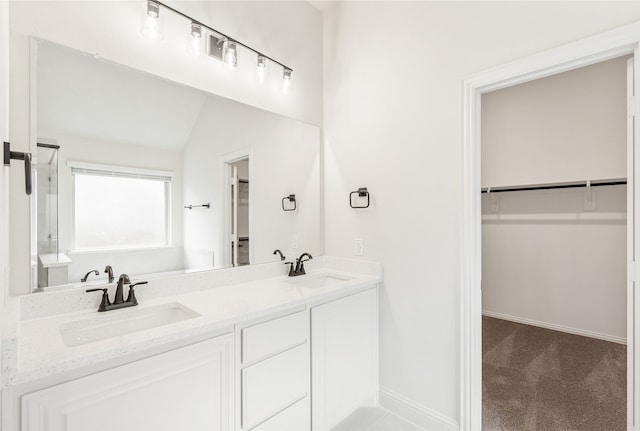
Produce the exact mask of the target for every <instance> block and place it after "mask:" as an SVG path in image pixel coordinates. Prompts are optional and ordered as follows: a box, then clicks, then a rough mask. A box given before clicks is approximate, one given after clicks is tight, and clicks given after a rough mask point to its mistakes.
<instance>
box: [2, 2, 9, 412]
mask: <svg viewBox="0 0 640 431" xmlns="http://www.w3.org/2000/svg"><path fill="white" fill-rule="evenodd" d="M8 139H9V5H8V3H7V2H0V140H1V141H2V142H4V141H7V140H8ZM3 145H4V144H3ZM3 149H4V148H3ZM2 162H3V165H2V168H0V238H4V240H2V241H0V316H4V304H5V296H6V295H7V293H8V291H9V242H8V241H7V238H9V200H8V198H7V197H8V195H9V181H8V177H9V168H5V167H4V160H3V161H2ZM2 321H4V318H0V322H2ZM0 329H3V328H2V323H0ZM0 354H2V351H1V350H0ZM1 377H2V370H0V378H1ZM1 421H2V414H1V413H0V422H1Z"/></svg>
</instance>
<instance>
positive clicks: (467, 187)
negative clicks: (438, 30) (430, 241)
mask: <svg viewBox="0 0 640 431" xmlns="http://www.w3.org/2000/svg"><path fill="white" fill-rule="evenodd" d="M629 54H632V55H633V59H634V60H633V61H634V66H635V67H634V69H635V70H634V78H635V82H636V85H637V83H639V82H640V79H639V77H640V74H639V72H640V65H639V62H640V22H638V23H634V24H630V25H626V26H624V27H619V28H616V29H614V30H611V31H608V32H605V33H602V34H599V35H596V36H593V37H589V38H586V39H582V40H579V41H577V42H573V43H570V44H567V45H562V46H560V47H558V48H554V49H551V50H548V51H544V52H541V53H538V54H534V55H531V56H529V57H526V58H523V59H520V60H517V61H514V62H511V63H507V64H504V65H501V66H498V67H496V68H492V69H490V70H487V71H484V72H480V73H478V74H475V75H472V76H470V77H468V78H466V79H464V81H463V110H464V112H463V144H462V184H463V202H462V208H463V212H462V217H461V232H462V235H461V271H460V275H461V280H460V282H461V295H460V297H461V302H460V429H461V430H480V429H482V291H481V269H482V249H481V247H482V242H481V241H482V238H481V234H482V231H481V229H482V224H481V221H482V219H481V204H480V189H481V175H480V173H481V166H480V165H481V163H480V161H481V154H482V153H481V133H480V124H481V122H480V115H481V105H480V101H481V96H482V94H484V93H487V92H490V91H495V90H499V89H502V88H506V87H510V86H513V85H517V84H522V83H525V82H528V81H532V80H535V79H540V78H544V77H547V76H551V75H555V74H558V73H562V72H567V71H569V70H573V69H577V68H580V67H584V66H589V65H592V64H595V63H600V62H603V61H606V60H610V59H613V58H616V57H620V56H623V55H629ZM629 110H630V111H631V112H633V113H638V112H640V97H634V98H633V99H632V101H631V102H630V104H629ZM633 121H634V125H635V130H636V131H640V122H639V116H638V115H635V117H634V120H633ZM636 134H637V132H636ZM634 149H635V151H634V153H635V160H634V162H635V163H634V164H633V165H631V164H628V168H627V171H628V172H627V176H628V184H627V187H628V188H629V187H630V188H631V193H634V194H635V192H636V191H638V190H640V163H639V160H640V158H639V157H640V146H639V144H638V139H637V135H636V139H635V141H634ZM629 166H633V172H629V170H630V168H629ZM635 209H636V211H635V216H634V217H633V219H634V220H627V224H629V223H630V222H633V223H634V225H635V226H640V212H639V211H637V209H638V200H636V202H635ZM638 230H640V229H635V232H634V236H635V241H634V242H633V244H635V245H634V247H635V249H636V250H635V255H636V256H637V255H638V254H639V253H638V245H639V241H638V239H639V236H638ZM631 239H634V238H631ZM639 262H640V259H636V261H635V262H632V261H628V262H627V268H628V278H627V304H628V305H627V309H628V310H629V311H631V310H633V312H629V311H628V312H627V349H628V351H629V352H630V353H629V354H628V362H627V425H628V429H629V430H639V427H638V425H639V422H640V419H639V416H638V414H639V413H640V403H639V401H640V396H639V394H640V392H639V391H640V379H639V376H638V374H640V373H639V372H638V371H640V358H639V356H640V355H637V354H635V348H634V347H635V346H639V345H640V343H639V338H638V337H639V335H640V331H639V329H640V326H639V324H640V302H639V300H638V299H639V298H638V296H639V295H634V280H635V274H640V271H639V264H638V263H639Z"/></svg>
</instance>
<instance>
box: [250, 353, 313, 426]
mask: <svg viewBox="0 0 640 431" xmlns="http://www.w3.org/2000/svg"><path fill="white" fill-rule="evenodd" d="M308 348H309V346H308V345H307V344H304V345H302V346H298V347H296V348H294V349H291V350H287V351H286V352H284V353H281V354H279V355H276V356H273V357H271V358H269V359H266V360H264V361H262V362H259V363H257V364H255V365H251V366H249V367H247V368H245V369H243V370H242V426H243V428H244V429H250V428H251V427H253V426H255V425H257V424H259V423H260V422H263V421H264V420H266V419H269V418H270V417H271V416H274V415H275V414H276V413H278V412H280V411H281V410H283V409H285V408H286V407H287V406H290V405H292V404H293V403H294V402H296V401H297V400H300V399H302V398H303V397H305V396H306V395H307V392H308V389H307V388H308V381H309V375H308V374H309V372H308V369H309V367H308V361H309V358H308V354H307V349H308Z"/></svg>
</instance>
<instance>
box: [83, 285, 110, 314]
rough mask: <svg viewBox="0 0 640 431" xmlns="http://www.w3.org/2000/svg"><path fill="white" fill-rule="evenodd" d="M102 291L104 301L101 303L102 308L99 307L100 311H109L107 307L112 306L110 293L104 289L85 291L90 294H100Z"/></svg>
mask: <svg viewBox="0 0 640 431" xmlns="http://www.w3.org/2000/svg"><path fill="white" fill-rule="evenodd" d="M100 290H102V301H100V306H99V307H98V311H107V306H108V305H111V302H110V301H109V291H108V290H107V289H106V288H104V289H99V288H98V289H87V290H85V292H87V293H89V292H98V291H100Z"/></svg>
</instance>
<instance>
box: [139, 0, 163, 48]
mask: <svg viewBox="0 0 640 431" xmlns="http://www.w3.org/2000/svg"><path fill="white" fill-rule="evenodd" d="M144 6H145V7H144V9H143V11H142V25H141V27H140V32H141V33H142V34H143V36H145V37H148V38H149V39H152V40H162V37H163V35H162V21H163V17H162V16H161V15H160V4H159V3H158V2H156V1H153V0H147V1H146V2H145V5H144Z"/></svg>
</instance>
